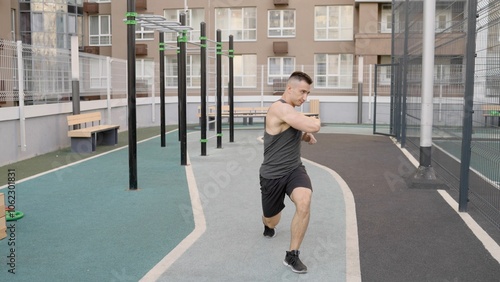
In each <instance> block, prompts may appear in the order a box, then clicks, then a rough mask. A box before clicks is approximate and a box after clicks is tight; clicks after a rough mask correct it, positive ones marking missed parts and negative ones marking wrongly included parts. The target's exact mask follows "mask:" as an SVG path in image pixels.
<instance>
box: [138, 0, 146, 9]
mask: <svg viewBox="0 0 500 282" xmlns="http://www.w3.org/2000/svg"><path fill="white" fill-rule="evenodd" d="M135 9H136V10H147V9H148V1H147V0H135Z"/></svg>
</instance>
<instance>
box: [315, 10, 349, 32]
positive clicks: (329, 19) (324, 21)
mask: <svg viewBox="0 0 500 282" xmlns="http://www.w3.org/2000/svg"><path fill="white" fill-rule="evenodd" d="M353 16H354V14H353V8H352V6H316V7H315V8H314V25H315V27H314V39H315V40H353V26H354V21H353Z"/></svg>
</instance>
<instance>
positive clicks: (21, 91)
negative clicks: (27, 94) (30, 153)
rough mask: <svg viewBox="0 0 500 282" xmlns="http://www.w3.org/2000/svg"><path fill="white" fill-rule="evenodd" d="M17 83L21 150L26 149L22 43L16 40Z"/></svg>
mask: <svg viewBox="0 0 500 282" xmlns="http://www.w3.org/2000/svg"><path fill="white" fill-rule="evenodd" d="M17 85H18V100H19V133H20V138H21V144H20V146H21V151H23V152H24V151H26V117H25V115H24V62H23V43H22V42H21V41H17Z"/></svg>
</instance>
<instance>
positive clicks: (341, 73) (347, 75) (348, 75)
mask: <svg viewBox="0 0 500 282" xmlns="http://www.w3.org/2000/svg"><path fill="white" fill-rule="evenodd" d="M320 55H325V56H326V62H325V74H324V75H322V74H319V73H320V72H319V71H318V67H319V66H318V56H320ZM334 56H338V60H337V66H336V68H335V69H336V71H337V73H336V74H329V73H328V71H329V70H330V69H332V67H330V61H331V60H332V59H333V57H334ZM342 56H349V57H350V62H347V63H349V64H348V65H347V66H348V68H349V69H347V70H343V69H341V68H342V65H343V61H342ZM314 70H315V71H314V85H315V86H314V87H315V88H318V89H352V88H353V80H354V74H353V70H354V54H329V53H318V54H314ZM320 77H324V78H325V85H322V83H321V82H320V81H319V80H318V78H320ZM333 78H337V79H336V80H337V83H336V84H337V85H333V83H329V80H331V79H333ZM342 78H344V79H347V81H348V83H347V84H348V85H347V84H346V85H342Z"/></svg>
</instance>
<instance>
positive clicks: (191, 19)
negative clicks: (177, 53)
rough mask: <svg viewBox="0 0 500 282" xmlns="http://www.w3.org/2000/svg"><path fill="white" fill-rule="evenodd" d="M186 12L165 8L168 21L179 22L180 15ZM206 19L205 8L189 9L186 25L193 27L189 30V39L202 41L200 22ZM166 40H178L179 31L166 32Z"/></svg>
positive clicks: (164, 13) (164, 12)
mask: <svg viewBox="0 0 500 282" xmlns="http://www.w3.org/2000/svg"><path fill="white" fill-rule="evenodd" d="M181 13H185V10H164V11H163V15H164V17H165V18H166V19H167V21H173V22H179V15H180V14H181ZM204 21H205V10H203V9H189V10H188V11H187V13H186V26H189V27H191V28H192V30H190V31H188V32H187V36H188V40H189V41H194V42H200V23H202V22H204ZM164 38H165V42H176V41H177V33H176V32H168V33H165V37H164Z"/></svg>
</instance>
